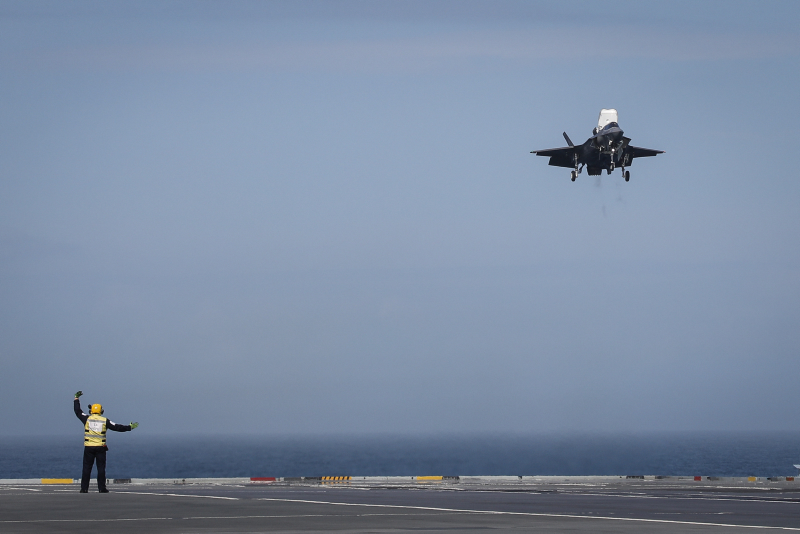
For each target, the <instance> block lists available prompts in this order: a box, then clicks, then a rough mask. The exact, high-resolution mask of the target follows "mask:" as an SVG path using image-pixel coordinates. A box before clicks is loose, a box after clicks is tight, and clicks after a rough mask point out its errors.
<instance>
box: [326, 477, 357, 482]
mask: <svg viewBox="0 0 800 534" xmlns="http://www.w3.org/2000/svg"><path fill="white" fill-rule="evenodd" d="M320 480H321V481H322V482H349V481H350V477H320Z"/></svg>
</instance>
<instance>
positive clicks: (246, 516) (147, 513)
mask: <svg viewBox="0 0 800 534" xmlns="http://www.w3.org/2000/svg"><path fill="white" fill-rule="evenodd" d="M110 490H111V493H109V494H99V493H97V492H96V486H95V485H94V484H93V485H92V493H89V494H79V493H78V487H77V486H75V485H70V486H21V485H20V486H15V485H8V486H4V487H2V488H0V532H3V533H13V532H114V533H126V532H148V533H157V532H297V531H337V532H398V531H451V532H462V531H463V532H468V531H469V532H474V531H479V530H490V529H491V530H502V529H504V530H515V531H535V532H753V531H757V530H760V529H759V528H758V527H762V528H764V529H767V528H768V527H772V528H775V527H778V528H779V529H781V530H784V531H786V529H788V530H796V531H800V490H798V489H795V488H794V487H791V486H789V485H778V487H774V488H746V487H729V486H725V485H703V486H692V485H691V484H655V483H644V482H641V483H630V482H629V483H620V484H564V485H559V484H539V485H531V486H513V487H512V486H503V485H469V484H441V485H437V484H431V485H424V486H416V487H412V486H394V487H390V486H383V487H360V488H359V487H353V486H350V485H347V484H340V485H336V484H335V485H278V484H272V485H267V484H265V485H258V484H254V485H167V484H161V485H131V484H124V485H115V484H112V485H110ZM753 527H756V528H755V529H754V528H753ZM770 530H771V529H770Z"/></svg>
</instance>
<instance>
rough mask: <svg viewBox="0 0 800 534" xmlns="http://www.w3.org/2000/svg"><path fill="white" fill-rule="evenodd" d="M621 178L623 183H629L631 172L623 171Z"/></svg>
mask: <svg viewBox="0 0 800 534" xmlns="http://www.w3.org/2000/svg"><path fill="white" fill-rule="evenodd" d="M622 176H624V177H625V181H626V182H630V181H631V171H623V173H622Z"/></svg>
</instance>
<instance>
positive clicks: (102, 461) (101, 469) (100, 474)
mask: <svg viewBox="0 0 800 534" xmlns="http://www.w3.org/2000/svg"><path fill="white" fill-rule="evenodd" d="M96 454H97V489H98V490H100V493H105V492H106V491H108V490H107V489H106V450H105V448H102V447H98V448H97V453H96Z"/></svg>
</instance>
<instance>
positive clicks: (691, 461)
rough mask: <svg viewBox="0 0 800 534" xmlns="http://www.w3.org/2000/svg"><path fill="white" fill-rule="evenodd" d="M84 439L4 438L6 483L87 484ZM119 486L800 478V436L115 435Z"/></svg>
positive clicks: (1, 454)
mask: <svg viewBox="0 0 800 534" xmlns="http://www.w3.org/2000/svg"><path fill="white" fill-rule="evenodd" d="M82 438H83V435H82V433H80V432H78V433H76V434H75V435H70V436H49V437H4V438H0V478H62V477H63V478H70V477H71V478H80V475H81V462H82V454H83V453H82V449H83V443H82ZM108 444H109V452H108V467H107V476H108V477H109V478H190V477H257V476H258V477H266V476H275V477H284V476H335V475H351V476H370V475H372V476H380V475H397V476H401V475H402V476H413V475H702V476H786V475H797V474H798V470H797V469H796V468H794V467H793V464H795V463H800V432H799V433H786V432H784V433H758V434H756V433H753V434H726V433H702V432H698V433H665V434H646V435H593V434H582V435H579V434H573V435H506V434H480V435H468V434H463V435H456V434H452V435H430V436H426V435H417V436H404V435H362V436H346V435H335V436H325V435H318V436H294V437H291V436H288V437H287V436H284V437H264V436H238V437H237V436H233V437H232V436H229V435H228V436H224V437H220V436H184V437H154V436H148V435H141V434H139V435H137V434H136V433H135V432H134V433H131V434H128V433H125V434H117V433H114V432H110V433H109V438H108Z"/></svg>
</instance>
